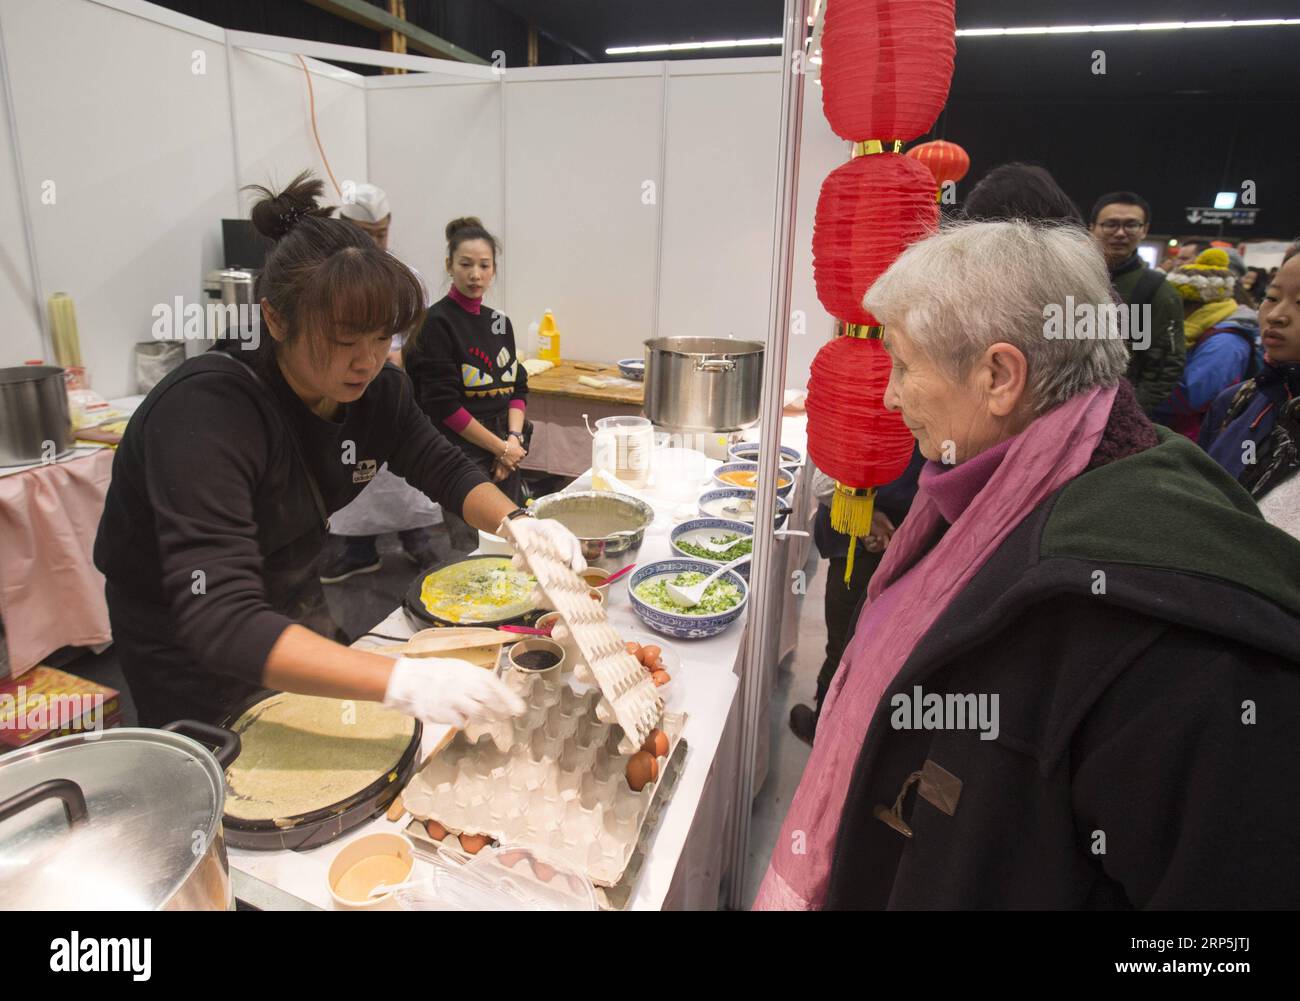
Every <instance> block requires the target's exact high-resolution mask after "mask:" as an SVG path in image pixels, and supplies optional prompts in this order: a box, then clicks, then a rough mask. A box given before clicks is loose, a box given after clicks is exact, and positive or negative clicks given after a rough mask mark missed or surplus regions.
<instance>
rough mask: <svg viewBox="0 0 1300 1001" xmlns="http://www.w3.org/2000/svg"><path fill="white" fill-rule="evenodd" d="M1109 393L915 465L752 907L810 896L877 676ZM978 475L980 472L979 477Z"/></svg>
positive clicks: (1015, 515)
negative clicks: (945, 460)
mask: <svg viewBox="0 0 1300 1001" xmlns="http://www.w3.org/2000/svg"><path fill="white" fill-rule="evenodd" d="M1115 394H1116V387H1114V386H1112V387H1109V388H1104V389H1103V388H1095V389H1092V390H1089V391H1087V392H1084V393H1080V394H1079V395H1077V396H1075V397H1073V398H1072V399H1070V400H1067V401H1066V402H1065V403H1063V404H1062V405H1061V406H1059V407H1057V408H1056V409H1055V410H1052V411H1049V412H1048V413H1046V414H1044V415H1043V416H1041V417H1039V418H1038V419H1037V420H1035V421H1034V422H1033V423H1032V424H1030V425H1029V427H1027V428H1025V430H1023V431H1022V432H1020V434H1018V435H1016V436H1014V437H1013V438H1011V439H1010V440H1009V441H1007V442H1003V443H1001V444H1000V445H998V446H996V447H995V448H993V449H990V450H989V452H988V453H984V454H981V455H980V456H976V457H975V458H974V459H971V460H969V462H968V463H966V464H963V465H960V466H957V467H955V468H954V469H951V470H948V471H946V472H937V474H936V471H935V470H932V469H930V468H929V467H928V466H927V469H926V470H925V471H924V472H923V473H922V478H921V483H920V487H919V489H918V491H917V495H916V501H915V502H914V503H913V504H912V509H911V511H910V512H908V515H907V518H906V519H905V520H904V521H903V524H902V525H901V526H900V527H899V529H898V531H897V532H896V533H895V534H894V537H893V538H892V539H891V540H890V544H889V549H888V550H887V551H886V553H885V557H884V559H883V560H881V562H880V566H879V567H878V568H877V570H876V572H875V574H874V575H873V577H872V579H871V583H870V585H868V587H867V601H866V603H865V604H864V606H863V609H862V613H861V615H860V616H859V617H858V623H857V628H856V630H855V631H854V635H853V640H852V642H851V643H850V644H849V646H848V648H847V649H846V650H845V652H844V658H843V660H842V661H841V662H840V668H839V670H838V671H837V672H836V674H835V680H834V681H833V682H832V683H831V688H830V691H829V692H828V693H827V696H826V702H825V705H824V706H823V709H822V715H821V719H820V722H819V723H818V726H817V739H816V743H815V744H814V746H813V752H812V755H811V757H810V758H809V759H808V764H807V766H806V767H805V768H804V773H803V778H802V779H800V782H799V788H798V789H797V790H796V792H795V795H794V799H793V801H792V802H791V804H790V812H789V813H788V814H787V815H786V818H785V823H784V824H783V825H782V827H781V833H780V835H779V836H778V837H777V842H776V847H775V848H774V849H773V851H772V861H771V863H770V864H769V866H768V870H767V875H766V876H765V877H764V879H763V885H762V886H761V887H760V888H759V891H758V898H757V899H756V900H755V902H754V908H755V909H756V910H778V909H786V910H812V909H816V908H818V907H820V906H821V904H822V902H823V900H824V899H825V896H826V887H827V882H828V880H829V878H830V872H831V862H832V857H833V854H834V851H835V841H836V836H837V834H838V832H839V827H840V817H841V815H842V814H843V811H844V801H845V797H846V796H847V794H848V787H849V781H850V779H851V778H852V775H853V769H854V766H855V764H856V762H857V759H858V753H859V752H860V751H861V749H862V746H863V743H864V741H865V740H866V737H867V729H868V727H869V725H870V723H871V718H872V716H873V715H874V714H875V711H876V707H877V705H878V704H879V702H880V699H881V697H882V696H883V695H884V693H885V691H886V689H887V688H888V686H889V683H890V682H891V681H892V680H893V678H894V677H895V676H896V675H897V674H898V672H899V671H900V670H901V669H902V667H903V664H904V663H905V662H906V660H907V658H908V657H909V656H910V655H911V653H912V650H913V649H914V648H915V647H916V645H917V644H918V643H919V642H920V641H921V638H922V637H924V636H925V634H926V633H927V632H928V631H929V629H930V627H931V626H932V625H933V624H934V623H935V621H936V620H938V618H939V616H940V615H942V614H943V611H944V609H946V608H947V607H948V605H949V603H950V602H952V601H953V599H955V598H956V597H957V595H958V594H960V593H961V591H962V589H963V588H965V587H966V585H967V584H968V583H969V582H970V580H971V578H973V577H974V576H975V574H976V573H978V572H979V570H980V568H981V567H982V566H983V565H984V563H985V561H986V560H988V558H989V557H990V556H991V555H992V554H993V553H994V552H995V551H996V550H997V548H998V546H1000V545H1001V544H1002V542H1003V540H1004V539H1005V538H1006V537H1007V536H1008V535H1010V534H1011V532H1012V531H1013V530H1014V529H1015V528H1016V526H1017V525H1019V524H1020V523H1021V522H1022V521H1023V520H1024V519H1025V517H1026V516H1027V515H1028V514H1029V512H1030V511H1032V510H1033V509H1034V508H1035V507H1036V506H1037V505H1038V504H1039V503H1041V502H1042V501H1043V500H1044V499H1046V498H1047V497H1049V496H1050V495H1051V494H1052V493H1054V492H1055V491H1057V490H1058V489H1060V488H1061V487H1062V486H1064V485H1065V484H1067V483H1069V482H1070V481H1071V480H1072V479H1074V478H1075V477H1076V476H1078V475H1079V474H1080V473H1081V472H1083V470H1084V469H1086V468H1087V466H1088V462H1089V460H1090V459H1091V457H1092V453H1093V451H1094V450H1095V449H1096V447H1097V444H1098V442H1100V441H1101V436H1102V432H1103V431H1104V430H1105V428H1106V421H1107V419H1108V418H1109V417H1110V411H1111V406H1112V404H1113V403H1114V400H1115ZM989 453H994V454H989ZM986 456H987V458H986ZM981 459H984V460H985V461H984V462H983V463H981ZM999 459H1000V461H999ZM931 465H933V464H931ZM967 465H971V466H976V467H978V466H981V465H986V466H988V467H990V468H985V469H983V470H980V469H978V468H972V469H971V470H970V472H971V473H973V474H974V476H975V477H976V482H975V487H976V488H977V492H976V493H975V496H974V497H972V498H970V499H969V503H965V504H964V505H958V507H959V509H960V514H958V515H957V517H956V520H955V521H953V522H952V523H951V526H950V527H949V528H948V530H947V531H946V532H945V533H944V534H943V536H942V538H940V539H939V541H938V542H937V543H934V537H935V534H936V532H937V531H938V530H939V528H940V527H941V525H942V524H943V521H944V519H943V515H942V513H941V511H940V505H939V503H937V502H936V500H935V497H934V494H935V493H937V492H938V483H939V481H943V480H944V479H945V478H946V477H951V476H954V475H956V474H958V473H960V472H963V471H965V469H966V466H967ZM991 467H996V468H991ZM981 475H982V476H984V477H986V480H985V481H984V482H983V483H982V484H980V483H979V482H978V477H979V476H981ZM927 487H928V488H929V489H927ZM963 500H964V498H963ZM944 506H945V507H946V508H948V507H950V505H948V504H945V505H944ZM949 513H950V514H952V513H953V512H952V511H951V510H949Z"/></svg>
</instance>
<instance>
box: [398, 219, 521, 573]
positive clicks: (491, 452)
mask: <svg viewBox="0 0 1300 1001" xmlns="http://www.w3.org/2000/svg"><path fill="white" fill-rule="evenodd" d="M446 235H447V261H446V269H447V274H448V275H449V276H450V277H451V288H450V289H449V290H448V292H447V294H446V295H445V296H444V297H443V298H442V299H440V300H439V301H438V302H436V303H434V304H433V305H432V306H431V307H430V308H429V312H428V316H427V317H426V318H425V321H424V326H423V328H422V329H421V330H420V335H419V337H416V338H414V340H413V342H408V343H407V345H406V347H405V349H404V359H405V365H406V371H407V374H409V375H410V377H411V381H412V382H413V383H414V384H415V398H416V401H417V402H418V403H419V405H420V407H421V408H422V409H423V410H424V412H425V413H426V414H428V415H429V418H430V420H432V421H433V423H434V426H435V427H437V428H438V430H440V431H441V432H442V433H443V434H444V435H446V436H447V438H448V439H450V440H451V441H452V442H453V443H454V444H456V445H457V446H459V447H460V448H461V449H462V450H463V451H464V452H465V453H466V454H467V455H468V456H469V457H470V458H471V459H473V460H474V462H475V464H477V465H478V466H479V468H481V469H482V470H483V471H484V472H485V473H487V474H488V475H489V476H491V477H492V480H493V482H494V483H496V485H497V486H498V487H499V488H500V489H501V491H502V492H503V493H505V494H506V495H507V496H509V497H510V498H512V499H513V500H514V501H515V502H516V503H521V502H522V500H523V482H522V479H521V476H520V472H519V464H520V462H522V461H523V458H524V456H525V455H527V454H528V452H527V448H528V436H529V432H530V431H531V428H528V425H527V422H526V421H525V419H524V412H525V408H526V406H527V402H526V401H527V395H528V373H527V372H526V371H525V370H524V366H523V364H522V363H521V362H520V360H519V358H518V355H517V354H516V351H515V333H514V328H513V327H512V326H511V324H510V319H509V317H507V316H506V315H505V314H504V313H502V312H499V311H497V310H493V309H491V308H485V307H484V306H483V295H484V293H485V292H486V291H487V290H488V288H489V286H491V284H492V281H493V279H494V278H495V277H496V263H497V253H498V251H499V249H500V245H499V244H498V243H497V240H496V238H495V237H494V236H493V235H492V234H491V233H489V232H488V231H487V230H486V229H484V228H483V224H482V223H481V222H480V221H479V220H478V219H476V218H474V217H472V216H471V217H468V218H463V219H453V220H452V221H451V222H449V223H448V224H447V230H446ZM443 515H444V517H445V518H446V520H447V527H448V530H449V531H450V533H451V538H452V543H453V545H455V546H456V547H457V548H458V549H473V548H475V547H476V546H477V545H478V534H477V532H476V531H475V530H474V529H472V528H470V526H468V525H467V524H465V523H464V522H463V521H462V520H461V519H460V518H459V517H458V516H457V515H455V514H454V513H452V512H449V511H444V512H443Z"/></svg>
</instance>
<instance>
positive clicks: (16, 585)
mask: <svg viewBox="0 0 1300 1001" xmlns="http://www.w3.org/2000/svg"><path fill="white" fill-rule="evenodd" d="M112 468H113V452H112V450H110V449H106V448H105V449H97V450H96V451H93V452H90V453H88V454H86V455H82V456H78V457H77V458H74V459H70V460H68V461H66V462H57V463H52V464H50V465H46V466H35V467H33V468H31V469H28V470H25V471H23V472H21V473H14V474H12V475H10V476H0V616H2V617H3V618H4V626H5V632H6V640H7V642H8V645H9V670H10V674H11V676H14V677H16V676H17V675H20V674H22V673H23V672H24V671H27V670H29V669H31V668H33V667H35V666H36V665H37V664H38V663H40V661H41V659H42V658H44V657H47V656H48V655H49V654H51V653H53V652H54V651H55V650H58V649H59V648H60V647H64V646H96V645H98V644H101V643H107V642H109V641H110V640H111V639H112V638H113V635H112V633H111V632H110V631H109V627H108V606H107V605H106V604H105V603H104V577H103V575H102V574H101V573H100V572H99V571H98V570H96V569H95V567H94V564H92V563H91V558H90V554H91V548H92V547H93V546H94V543H95V532H96V530H97V529H98V527H99V516H100V515H101V514H102V513H103V510H104V495H105V494H106V493H107V492H108V482H109V480H110V478H111V476H112Z"/></svg>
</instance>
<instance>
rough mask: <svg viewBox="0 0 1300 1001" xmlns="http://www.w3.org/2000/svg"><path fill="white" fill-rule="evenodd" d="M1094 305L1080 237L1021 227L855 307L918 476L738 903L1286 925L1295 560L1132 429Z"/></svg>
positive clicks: (1292, 870)
mask: <svg viewBox="0 0 1300 1001" xmlns="http://www.w3.org/2000/svg"><path fill="white" fill-rule="evenodd" d="M1111 302H1112V300H1111V296H1110V285H1109V282H1108V280H1107V274H1106V266H1105V263H1104V262H1103V260H1102V258H1101V256H1100V254H1099V253H1098V252H1097V250H1096V249H1095V247H1094V245H1093V244H1092V242H1091V241H1090V240H1089V239H1088V237H1087V236H1086V234H1084V233H1083V232H1082V231H1080V230H1078V229H1075V228H1073V227H1068V226H1060V227H1051V226H1036V225H1033V224H1030V223H1026V222H991V223H973V224H966V225H961V226H957V227H954V228H951V229H947V230H945V231H943V232H941V233H939V234H937V235H935V236H932V237H930V238H928V239H926V240H923V241H921V242H919V243H917V244H915V245H914V246H912V247H911V248H909V249H908V250H907V251H906V252H905V253H904V254H903V255H902V256H901V257H899V259H898V260H897V261H896V262H895V263H894V265H893V266H892V267H891V268H890V269H889V270H888V271H887V272H886V273H885V274H884V275H883V276H882V277H881V278H880V279H879V281H877V282H876V284H875V285H874V286H873V287H872V288H871V290H870V291H869V292H868V294H867V296H866V299H865V304H866V306H867V308H868V309H870V310H871V312H872V313H873V314H874V315H875V316H877V317H878V318H879V319H880V321H881V322H882V323H883V324H884V327H885V335H884V343H885V347H886V349H887V350H888V352H889V354H890V356H891V358H892V360H893V371H892V374H891V376H890V380H889V385H888V388H887V390H886V392H885V404H886V406H888V407H889V408H890V409H891V410H896V411H898V412H900V413H901V414H902V417H903V420H904V421H905V422H906V423H907V425H908V427H910V428H911V429H912V432H913V433H914V434H915V435H916V438H917V441H918V443H919V446H920V449H921V452H922V453H923V454H924V455H925V457H926V459H927V460H929V461H928V462H927V464H926V467H925V469H924V470H923V472H922V473H921V479H920V489H919V492H918V494H917V498H916V501H915V503H914V505H913V507H912V509H911V511H910V513H909V514H908V516H907V519H906V520H905V521H904V522H903V524H902V526H901V527H900V528H899V529H898V531H897V532H896V534H895V535H894V537H893V539H892V541H891V544H890V547H889V549H888V551H887V553H886V556H885V559H884V562H883V563H882V564H881V566H880V568H879V569H878V570H877V572H876V575H875V577H874V579H873V580H872V582H871V585H870V587H869V589H868V592H867V599H866V601H865V602H864V605H863V607H862V609H861V612H860V614H859V618H858V621H857V625H856V629H855V632H854V635H853V636H852V638H851V639H850V640H849V642H848V644H847V646H846V648H845V653H844V657H843V660H842V661H841V663H840V667H839V670H838V671H837V672H836V675H835V680H834V682H833V683H832V686H831V690H830V693H829V695H828V697H827V700H826V705H825V708H824V710H823V713H822V716H821V719H820V723H819V725H818V729H817V738H816V742H815V744H814V747H813V752H812V756H811V758H810V760H809V762H808V765H807V767H806V769H805V771H804V774H803V778H802V780H801V782H800V785H799V789H798V791H797V793H796V795H795V797H794V800H793V801H792V803H791V807H790V812H789V814H788V816H787V818H786V821H785V825H784V827H783V829H782V832H781V835H780V837H779V838H778V840H777V844H776V847H775V850H774V851H773V854H772V861H771V865H770V867H769V869H768V872H767V876H766V878H765V879H764V881H763V885H762V887H761V888H760V891H759V896H758V900H757V901H756V904H755V906H756V907H759V908H898V909H905V908H906V909H915V908H1026V909H1042V908H1054V909H1065V908H1071V909H1074V908H1077V909H1087V908H1133V907H1144V908H1145V907H1151V908H1166V907H1167V908H1174V907H1176V908H1197V907H1199V908H1225V907H1294V906H1295V904H1296V902H1297V900H1300V839H1297V838H1296V835H1295V832H1296V831H1297V830H1300V797H1297V796H1295V795H1293V794H1292V790H1291V788H1290V785H1289V784H1288V782H1290V779H1288V776H1289V777H1290V778H1291V779H1293V778H1294V775H1295V774H1296V766H1297V759H1298V757H1300V751H1297V744H1296V741H1295V739H1294V737H1293V735H1292V734H1291V733H1290V730H1291V728H1292V727H1293V726H1294V721H1295V720H1296V719H1300V663H1298V662H1297V651H1300V618H1298V617H1297V616H1298V613H1300V579H1298V578H1300V574H1297V572H1296V568H1297V567H1298V566H1300V543H1297V542H1296V540H1294V539H1291V538H1290V537H1289V536H1287V535H1286V534H1285V533H1284V532H1281V531H1279V530H1278V529H1276V528H1273V527H1272V526H1270V525H1268V524H1267V523H1266V522H1264V521H1263V520H1262V519H1261V517H1260V515H1259V512H1258V510H1257V508H1256V507H1255V505H1254V503H1253V502H1252V501H1251V499H1250V497H1249V495H1248V494H1247V493H1246V492H1245V490H1243V489H1242V488H1241V487H1240V486H1239V485H1238V484H1237V483H1236V482H1235V481H1234V480H1233V479H1232V478H1231V477H1230V476H1228V475H1227V474H1226V473H1225V472H1224V471H1223V470H1222V469H1221V468H1219V467H1218V466H1217V465H1216V464H1215V463H1214V462H1213V461H1212V460H1210V459H1209V457H1208V456H1206V455H1205V454H1204V453H1203V452H1201V451H1200V450H1199V449H1198V448H1196V446H1195V445H1193V444H1192V443H1191V442H1190V441H1188V440H1187V439H1186V438H1184V437H1182V436H1180V435H1176V434H1174V433H1173V432H1171V431H1168V430H1167V429H1165V428H1158V427H1155V426H1154V425H1152V424H1151V423H1150V421H1149V420H1148V419H1147V418H1146V417H1145V416H1144V415H1143V413H1142V411H1141V409H1140V408H1139V407H1138V405H1137V401H1136V399H1135V398H1134V395H1133V391H1132V389H1131V387H1130V386H1129V385H1128V384H1127V383H1126V382H1124V380H1123V378H1122V376H1123V373H1124V371H1125V368H1126V366H1127V360H1128V346H1127V345H1126V343H1125V341H1124V340H1123V339H1121V338H1120V337H1119V336H1118V334H1119V332H1120V331H1119V330H1118V329H1117V327H1116V325H1115V317H1114V315H1113V310H1112V309H1111V308H1110V306H1111ZM1062 320H1064V322H1061V321H1062ZM1084 320H1089V321H1090V322H1089V323H1087V324H1086V325H1085V324H1084V323H1083V322H1082V321H1084ZM1072 321H1073V322H1072ZM1081 335H1083V336H1081ZM1134 343H1135V346H1136V345H1138V344H1140V340H1139V339H1138V338H1136V337H1135V338H1134Z"/></svg>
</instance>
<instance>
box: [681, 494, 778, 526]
mask: <svg viewBox="0 0 1300 1001" xmlns="http://www.w3.org/2000/svg"><path fill="white" fill-rule="evenodd" d="M757 498H758V491H757V490H751V489H750V488H749V487H718V488H717V489H716V490H706V491H704V493H702V494H700V501H699V505H700V517H701V518H726V519H728V520H729V521H743V522H745V523H746V524H752V523H753V520H754V519H753V516H752V515H751V516H750V517H749V518H748V519H746V518H745V517H744V516H743V515H739V514H734V513H729V512H728V511H727V510H726V506H727V505H728V504H733V503H735V502H737V501H749V504H750V507H751V508H752V507H753V505H754V502H755V501H756V500H757ZM789 515H790V508H789V506H788V505H786V504H784V503H781V502H780V498H778V504H777V509H776V519H775V521H774V523H773V527H774V528H778V529H779V528H780V527H781V526H782V525H784V524H785V520H786V518H788V517H789Z"/></svg>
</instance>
